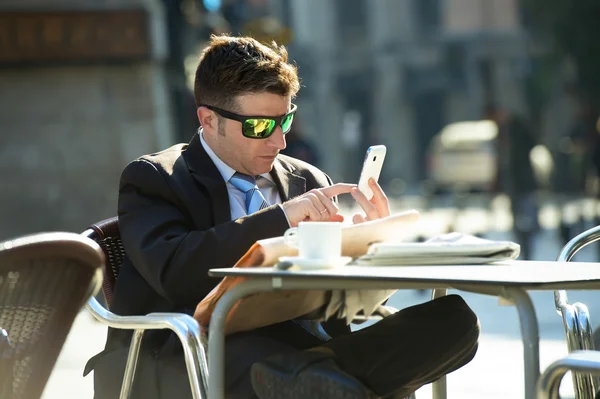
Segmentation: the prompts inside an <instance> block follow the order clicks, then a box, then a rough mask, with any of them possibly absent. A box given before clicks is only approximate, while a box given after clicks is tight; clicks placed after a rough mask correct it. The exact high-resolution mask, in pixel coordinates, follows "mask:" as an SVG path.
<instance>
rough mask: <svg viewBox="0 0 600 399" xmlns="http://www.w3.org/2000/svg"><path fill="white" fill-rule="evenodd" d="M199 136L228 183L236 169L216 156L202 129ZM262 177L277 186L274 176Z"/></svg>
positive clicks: (268, 174)
mask: <svg viewBox="0 0 600 399" xmlns="http://www.w3.org/2000/svg"><path fill="white" fill-rule="evenodd" d="M198 135H199V136H200V143H201V144H202V147H203V148H204V151H206V153H207V154H208V156H209V157H210V159H211V160H212V161H213V163H214V164H215V166H216V167H217V169H218V170H219V173H221V176H222V177H223V180H225V181H226V182H228V181H229V180H230V179H231V177H232V176H233V175H234V174H235V172H236V171H235V169H233V168H232V167H231V166H229V165H227V164H226V163H225V162H223V161H222V160H221V158H219V156H218V155H217V154H215V152H214V151H213V150H212V148H210V146H209V145H208V143H207V142H206V140H204V135H203V134H202V128H200V129H198ZM260 177H264V178H265V179H267V180H268V181H269V182H271V183H272V184H275V181H274V180H273V176H271V174H270V173H268V172H267V173H262V174H260Z"/></svg>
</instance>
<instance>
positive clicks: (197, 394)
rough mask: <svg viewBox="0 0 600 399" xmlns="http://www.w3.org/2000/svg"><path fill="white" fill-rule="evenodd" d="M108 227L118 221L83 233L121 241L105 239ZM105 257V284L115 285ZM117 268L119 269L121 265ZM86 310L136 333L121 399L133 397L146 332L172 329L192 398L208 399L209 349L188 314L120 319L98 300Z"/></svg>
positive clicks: (94, 238) (122, 317)
mask: <svg viewBox="0 0 600 399" xmlns="http://www.w3.org/2000/svg"><path fill="white" fill-rule="evenodd" d="M106 227H112V228H113V229H114V231H117V232H118V218H117V217H113V218H110V219H106V220H103V221H102V222H99V223H97V224H95V225H93V226H91V227H90V228H89V229H87V230H85V231H84V232H83V233H81V234H82V235H83V236H85V237H88V238H90V239H92V240H94V241H96V242H97V243H101V242H102V241H103V240H105V239H106V238H113V239H115V238H118V239H119V240H120V236H119V235H116V234H115V235H114V236H112V237H108V236H105V235H104V231H105V230H107V228H106ZM103 250H104V248H103ZM105 254H106V251H105ZM106 257H107V265H106V269H107V270H106V272H105V275H104V282H105V283H106V282H107V279H110V278H111V277H114V280H113V283H114V281H116V276H114V275H113V276H111V275H110V273H113V272H112V269H111V265H109V264H108V259H109V256H108V254H106ZM116 266H117V269H118V268H119V267H120V266H121V265H116ZM109 283H110V280H109ZM113 288H114V287H113ZM106 289H107V287H106V285H104V286H103V291H104V295H105V297H106V299H107V303H109V304H110V300H111V299H112V292H110V295H107V290H106ZM86 307H87V309H88V310H89V311H90V313H91V314H92V316H94V317H95V318H96V319H97V320H98V321H100V322H101V323H102V324H105V325H106V326H108V327H111V328H116V329H124V330H134V332H133V337H132V338H131V346H130V348H129V354H128V357H127V363H126V366H125V373H124V376H123V384H122V385H121V394H120V396H119V398H120V399H127V398H130V397H131V391H132V387H133V382H134V378H135V370H136V366H137V362H138V358H139V353H140V347H141V343H142V338H143V336H144V332H145V331H146V330H162V329H169V330H171V331H173V332H174V333H175V334H176V335H177V337H178V338H179V340H180V341H181V344H182V346H183V354H184V357H185V363H186V367H187V371H188V378H189V382H190V388H191V390H192V397H193V398H194V399H204V398H206V397H207V392H208V365H207V361H206V350H205V347H204V345H203V342H202V338H201V333H200V326H199V325H198V322H197V321H196V320H195V319H194V318H193V317H191V316H190V315H188V314H185V313H150V314H148V315H139V316H119V315H116V314H114V313H112V312H110V311H109V310H108V309H106V308H104V307H103V306H102V305H101V304H100V303H99V302H98V300H97V299H96V298H95V297H92V298H90V300H89V301H88V303H87V304H86Z"/></svg>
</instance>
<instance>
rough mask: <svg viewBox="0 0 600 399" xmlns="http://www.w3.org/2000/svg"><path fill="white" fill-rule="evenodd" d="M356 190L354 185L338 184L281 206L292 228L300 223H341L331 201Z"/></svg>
mask: <svg viewBox="0 0 600 399" xmlns="http://www.w3.org/2000/svg"><path fill="white" fill-rule="evenodd" d="M354 188H356V185H355V184H346V183H338V184H334V185H333V186H329V187H325V188H319V189H314V190H310V191H309V192H307V193H305V194H303V195H301V196H299V197H296V198H293V199H291V200H289V201H287V202H284V203H283V204H281V206H282V207H283V211H284V212H285V214H286V215H287V218H288V220H289V221H290V224H291V225H292V227H295V226H297V225H298V223H300V222H306V221H313V222H319V221H321V222H325V221H329V222H343V221H344V217H343V216H342V215H340V214H339V211H340V210H339V208H338V206H337V205H336V204H335V202H333V201H332V200H331V198H333V197H336V196H338V195H340V194H346V193H349V192H351V191H352V189H354Z"/></svg>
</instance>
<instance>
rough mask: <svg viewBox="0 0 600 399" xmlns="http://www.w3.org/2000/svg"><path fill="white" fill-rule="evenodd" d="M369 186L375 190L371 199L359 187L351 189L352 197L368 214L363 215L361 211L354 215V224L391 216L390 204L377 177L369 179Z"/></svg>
mask: <svg viewBox="0 0 600 399" xmlns="http://www.w3.org/2000/svg"><path fill="white" fill-rule="evenodd" d="M369 187H371V190H372V191H373V198H371V200H370V201H369V200H368V199H367V197H366V196H365V195H364V194H363V193H362V192H361V191H360V190H359V189H358V188H353V189H352V190H351V191H350V193H351V194H352V197H354V199H355V200H356V202H358V204H359V205H360V206H361V208H362V209H363V210H364V211H365V214H366V216H365V215H361V214H360V213H357V214H356V215H354V216H353V217H352V222H353V223H354V224H358V223H363V222H366V221H367V220H375V219H380V218H384V217H387V216H390V204H389V202H388V199H387V197H386V196H385V193H384V192H383V190H382V189H381V187H380V186H379V184H377V182H376V181H375V179H373V178H371V179H369Z"/></svg>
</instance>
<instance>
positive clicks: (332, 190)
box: [320, 183, 356, 198]
mask: <svg viewBox="0 0 600 399" xmlns="http://www.w3.org/2000/svg"><path fill="white" fill-rule="evenodd" d="M354 187H356V184H348V183H336V184H334V185H332V186H329V187H325V188H322V189H321V190H320V191H321V192H322V193H323V194H325V196H326V197H327V198H333V197H336V196H338V195H340V194H347V193H349V192H350V191H352V189H353V188H354Z"/></svg>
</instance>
